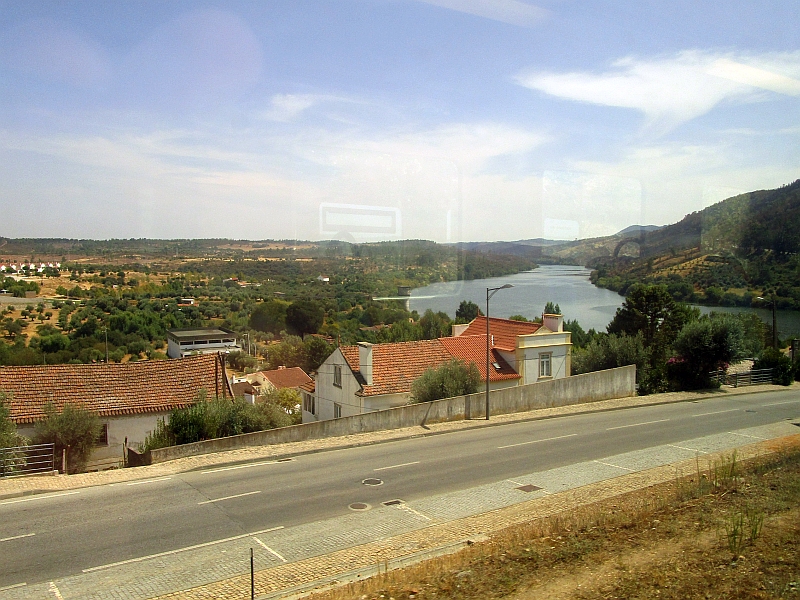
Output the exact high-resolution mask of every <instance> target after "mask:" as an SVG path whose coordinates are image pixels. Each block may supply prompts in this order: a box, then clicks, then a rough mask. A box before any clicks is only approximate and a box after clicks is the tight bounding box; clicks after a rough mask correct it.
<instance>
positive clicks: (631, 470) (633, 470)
mask: <svg viewBox="0 0 800 600" xmlns="http://www.w3.org/2000/svg"><path fill="white" fill-rule="evenodd" d="M594 462H596V463H598V464H600V465H605V466H607V467H614V468H615V469H622V470H623V471H629V472H631V473H636V469H629V468H628V467H620V466H619V465H612V464H611V463H607V462H603V461H602V460H596V461H594Z"/></svg>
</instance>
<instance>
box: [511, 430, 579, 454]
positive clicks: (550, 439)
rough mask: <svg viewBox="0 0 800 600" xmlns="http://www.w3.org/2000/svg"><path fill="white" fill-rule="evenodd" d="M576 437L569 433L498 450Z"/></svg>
mask: <svg viewBox="0 0 800 600" xmlns="http://www.w3.org/2000/svg"><path fill="white" fill-rule="evenodd" d="M576 435H578V434H577V433H570V434H568V435H558V436H556V437H551V438H545V439H543V440H531V441H530V442H520V443H519V444H508V445H507V446H498V447H497V449H498V450H502V449H503V448H514V447H515V446H527V445H528V444H538V443H539V442H551V441H553V440H563V439H564V438H568V437H574V436H576Z"/></svg>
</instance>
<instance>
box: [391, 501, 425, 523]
mask: <svg viewBox="0 0 800 600" xmlns="http://www.w3.org/2000/svg"><path fill="white" fill-rule="evenodd" d="M397 508H398V509H399V510H406V511H408V512H410V513H412V514H415V515H417V516H418V517H422V518H423V519H425V520H426V521H430V520H431V518H430V517H429V516H428V515H423V514H422V513H421V512H419V511H418V510H414V509H413V508H411V507H410V506H408V505H407V504H398V505H397Z"/></svg>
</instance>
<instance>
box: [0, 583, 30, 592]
mask: <svg viewBox="0 0 800 600" xmlns="http://www.w3.org/2000/svg"><path fill="white" fill-rule="evenodd" d="M26 585H28V584H27V583H15V584H14V585H7V586H5V587H0V592H5V591H6V590H13V589H16V588H21V587H25V586H26Z"/></svg>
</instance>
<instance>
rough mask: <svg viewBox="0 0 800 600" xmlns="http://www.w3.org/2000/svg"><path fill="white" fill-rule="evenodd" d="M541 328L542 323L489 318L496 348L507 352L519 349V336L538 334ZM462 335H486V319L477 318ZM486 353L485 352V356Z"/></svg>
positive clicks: (482, 317)
mask: <svg viewBox="0 0 800 600" xmlns="http://www.w3.org/2000/svg"><path fill="white" fill-rule="evenodd" d="M541 326H542V324H541V323H531V322H527V321H512V320H510V319H498V318H496V317H490V318H489V333H490V334H491V335H492V336H494V347H495V348H499V349H500V350H505V351H506V352H513V351H514V350H516V349H517V336H520V335H530V334H531V333H536V332H537V331H539V328H540V327H541ZM461 335H486V317H484V316H483V315H481V316H479V317H475V319H473V320H472V322H471V323H470V324H469V327H467V328H466V329H465V330H464V332H463V333H462V334H461ZM459 337H460V336H459ZM484 343H486V342H484ZM485 352H486V351H485V350H484V356H485V355H486V354H485ZM484 360H485V359H484Z"/></svg>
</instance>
